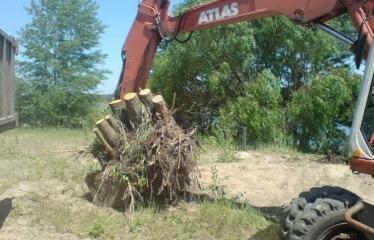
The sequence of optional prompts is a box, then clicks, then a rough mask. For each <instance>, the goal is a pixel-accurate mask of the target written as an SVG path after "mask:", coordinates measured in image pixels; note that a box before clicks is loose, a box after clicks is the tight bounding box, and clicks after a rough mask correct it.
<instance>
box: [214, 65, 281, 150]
mask: <svg viewBox="0 0 374 240" xmlns="http://www.w3.org/2000/svg"><path fill="white" fill-rule="evenodd" d="M243 92H244V94H243V95H242V96H238V97H237V98H235V99H233V100H231V101H228V102H227V104H226V105H225V107H223V108H222V109H221V110H220V117H219V123H218V126H217V127H216V128H215V129H214V130H213V132H214V133H215V135H216V136H217V139H225V141H227V139H232V140H231V141H234V139H235V136H237V135H238V134H237V131H238V130H239V127H240V126H244V127H246V128H247V138H248V139H247V141H248V143H250V144H251V145H252V146H258V145H260V144H269V143H274V142H275V141H277V140H279V139H280V138H281V137H283V136H284V134H285V119H284V114H283V109H282V96H281V88H280V83H279V81H277V79H276V78H275V77H274V75H273V74H272V73H271V72H270V71H263V72H262V73H260V74H259V75H258V76H257V78H256V79H255V80H254V81H253V82H250V83H247V84H246V85H245V86H244V90H243Z"/></svg>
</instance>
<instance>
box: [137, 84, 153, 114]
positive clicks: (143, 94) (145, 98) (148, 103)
mask: <svg viewBox="0 0 374 240" xmlns="http://www.w3.org/2000/svg"><path fill="white" fill-rule="evenodd" d="M139 98H140V100H141V101H142V102H143V104H144V106H145V107H146V108H147V110H148V111H149V112H150V113H151V112H152V110H153V102H152V99H153V94H152V92H151V90H150V89H144V90H142V91H140V92H139Z"/></svg>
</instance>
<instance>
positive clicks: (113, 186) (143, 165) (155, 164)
mask: <svg viewBox="0 0 374 240" xmlns="http://www.w3.org/2000/svg"><path fill="white" fill-rule="evenodd" d="M143 110H144V109H143ZM145 110H146V111H143V112H142V114H141V116H142V117H141V119H142V120H141V122H138V123H137V126H136V124H134V123H132V122H130V125H128V124H127V126H126V123H125V124H124V123H123V122H126V121H124V120H123V115H124V114H117V117H116V116H114V117H115V118H114V120H115V124H114V125H116V126H117V130H118V132H119V136H120V137H119V140H118V143H117V144H116V146H114V147H111V148H112V149H108V147H105V145H104V144H103V143H102V142H100V141H99V140H97V141H96V142H95V144H94V146H93V148H92V149H93V154H94V156H96V157H97V158H98V160H99V162H100V165H101V168H102V169H101V171H97V172H94V173H91V174H89V175H87V177H86V182H87V185H88V186H89V188H90V190H91V193H92V195H93V199H94V202H95V203H96V204H98V205H101V206H110V207H126V208H132V209H133V208H134V205H135V203H137V202H142V201H144V200H149V201H153V200H155V199H158V200H163V201H167V202H174V201H176V200H177V198H178V194H179V193H180V192H182V191H185V190H187V188H188V186H190V184H191V183H192V182H193V181H194V180H195V179H196V178H195V173H196V170H197V168H196V161H195V155H196V150H197V149H198V146H197V143H196V140H195V136H194V132H195V131H190V132H188V133H186V132H185V131H183V130H182V129H181V128H180V127H179V126H178V125H177V124H176V123H175V121H174V119H173V117H172V114H169V113H167V114H165V112H163V114H162V116H161V114H158V112H156V111H155V110H154V109H151V110H149V111H148V110H147V109H145ZM121 120H122V121H121ZM118 126H119V127H118ZM135 126H136V127H135ZM103 135H105V134H103Z"/></svg>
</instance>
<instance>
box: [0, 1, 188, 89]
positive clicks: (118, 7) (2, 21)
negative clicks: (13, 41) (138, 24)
mask: <svg viewBox="0 0 374 240" xmlns="http://www.w3.org/2000/svg"><path fill="white" fill-rule="evenodd" d="M61 1H63V0H61ZM30 2H31V0H1V14H0V28H1V29H3V30H4V31H5V32H6V33H8V34H10V35H12V36H14V37H16V38H17V37H18V36H19V32H20V29H21V28H22V27H23V26H24V25H25V24H27V23H29V22H30V21H31V17H30V16H29V15H27V13H26V11H25V6H28V5H29V4H30ZM180 2H183V0H171V4H172V6H174V5H175V4H178V3H180ZM97 3H98V4H99V6H100V8H99V12H98V17H99V18H100V19H101V21H102V22H103V23H104V24H105V25H106V26H107V28H106V31H105V33H104V34H103V35H102V38H101V49H102V50H103V52H104V53H106V54H108V58H107V59H106V64H105V67H106V68H107V69H109V70H110V71H111V72H112V74H109V75H107V79H106V80H105V81H103V83H102V84H101V85H100V86H99V88H98V90H99V91H100V92H102V93H112V92H113V91H114V88H115V85H116V83H117V81H118V76H119V72H120V70H121V57H120V52H121V47H122V44H123V41H124V40H125V38H126V35H127V33H128V31H129V29H130V26H131V24H132V22H133V21H134V19H135V15H136V13H137V5H138V3H139V1H138V0H97Z"/></svg>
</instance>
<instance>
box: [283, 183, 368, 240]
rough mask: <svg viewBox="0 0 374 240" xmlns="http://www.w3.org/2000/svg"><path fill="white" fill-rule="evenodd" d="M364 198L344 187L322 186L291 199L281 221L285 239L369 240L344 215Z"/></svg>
mask: <svg viewBox="0 0 374 240" xmlns="http://www.w3.org/2000/svg"><path fill="white" fill-rule="evenodd" d="M359 199H360V198H359V197H358V196H357V195H356V194H354V193H352V192H349V191H347V190H345V189H343V188H340V187H331V186H325V187H319V188H312V189H311V190H310V191H308V192H303V193H301V194H300V195H299V197H298V198H296V199H294V200H292V201H291V204H290V206H289V207H287V208H286V209H285V211H284V216H283V218H282V220H281V229H280V234H281V239H282V240H343V239H345V240H347V239H353V240H367V238H366V237H365V235H364V234H362V233H361V232H359V231H357V230H355V229H354V228H352V227H351V226H349V225H348V224H347V223H346V222H345V220H344V214H345V212H346V211H347V209H349V208H350V207H352V206H353V205H354V204H355V203H356V202H357V201H358V200H359Z"/></svg>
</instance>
